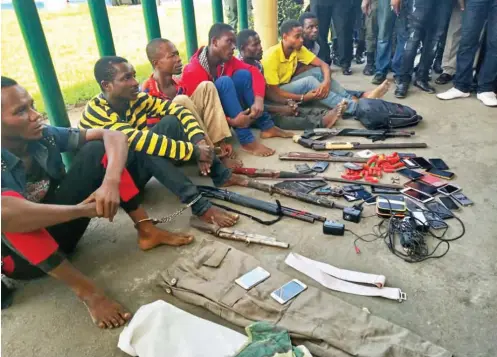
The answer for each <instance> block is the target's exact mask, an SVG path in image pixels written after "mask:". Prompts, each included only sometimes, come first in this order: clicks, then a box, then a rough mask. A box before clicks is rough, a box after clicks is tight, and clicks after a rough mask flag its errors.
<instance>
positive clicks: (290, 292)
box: [271, 279, 307, 305]
mask: <svg viewBox="0 0 497 357" xmlns="http://www.w3.org/2000/svg"><path fill="white" fill-rule="evenodd" d="M305 289H307V285H305V284H304V283H303V282H301V281H299V280H297V279H293V280H291V281H289V282H288V283H286V284H285V285H283V286H282V287H281V288H279V289H276V290H275V291H273V292H272V293H271V297H272V298H273V299H274V300H276V301H278V302H279V303H280V304H282V305H283V304H285V303H287V302H288V301H289V300H291V299H293V298H294V297H295V296H297V295H298V294H300V293H301V292H302V291H304V290H305Z"/></svg>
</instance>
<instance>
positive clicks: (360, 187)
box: [343, 185, 364, 192]
mask: <svg viewBox="0 0 497 357" xmlns="http://www.w3.org/2000/svg"><path fill="white" fill-rule="evenodd" d="M343 190H344V191H345V192H355V191H360V190H364V186H363V185H346V186H343Z"/></svg>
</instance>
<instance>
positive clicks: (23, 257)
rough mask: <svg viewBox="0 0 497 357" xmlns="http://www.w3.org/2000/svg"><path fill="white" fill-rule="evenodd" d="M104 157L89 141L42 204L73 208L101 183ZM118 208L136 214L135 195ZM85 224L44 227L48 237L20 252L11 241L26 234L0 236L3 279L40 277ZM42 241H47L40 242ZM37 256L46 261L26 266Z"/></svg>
mask: <svg viewBox="0 0 497 357" xmlns="http://www.w3.org/2000/svg"><path fill="white" fill-rule="evenodd" d="M104 154H105V148H104V144H103V142H101V141H91V142H88V143H86V144H85V145H84V146H83V147H82V148H81V149H80V150H79V152H78V153H77V155H76V157H75V158H74V160H73V163H72V165H71V167H70V169H69V171H68V172H67V174H66V175H65V177H64V178H63V179H62V180H61V181H60V183H59V184H58V186H57V187H55V188H51V189H50V191H49V192H48V193H47V195H46V197H45V199H44V200H43V203H46V204H58V205H76V204H78V203H81V202H82V201H84V200H85V199H86V198H88V196H90V195H91V194H92V193H93V192H95V191H96V190H97V189H98V188H99V187H100V185H101V184H102V182H103V179H104V176H105V168H104V166H103V165H102V158H103V156H104ZM121 207H122V208H123V209H124V210H125V211H126V212H132V211H134V210H136V209H137V208H138V207H139V198H138V195H136V196H135V197H133V198H131V199H130V200H128V201H127V202H124V201H122V202H121ZM89 223H90V218H79V219H76V220H73V221H69V222H65V223H61V224H57V225H55V226H52V227H47V228H46V231H48V233H49V235H46V234H45V236H44V237H43V236H42V237H41V238H40V239H39V240H34V241H33V242H34V244H32V245H30V246H27V247H24V246H23V248H19V247H20V246H18V248H15V246H16V242H15V239H21V240H22V239H23V238H24V239H29V238H30V233H23V234H20V235H19V234H17V235H15V236H13V235H11V234H9V233H8V232H3V233H4V234H2V261H3V262H4V266H3V267H2V270H3V271H4V272H5V273H6V275H8V276H9V277H11V278H14V279H22V280H25V279H34V278H37V277H40V276H43V275H44V274H45V273H46V272H47V271H50V270H52V269H53V268H55V267H57V266H58V265H59V264H60V263H61V261H62V260H63V259H64V256H65V255H70V254H71V253H73V251H74V249H75V248H76V245H77V244H78V242H79V240H80V239H81V237H82V236H83V234H84V232H85V231H86V228H87V227H88V224H89ZM22 235H25V237H22ZM50 236H51V238H52V239H53V240H55V242H56V243H57V244H56V245H55V244H51V242H50ZM43 238H46V239H47V240H43ZM35 239H36V238H35ZM57 245H58V249H57ZM47 250H53V251H52V252H51V251H47ZM38 254H42V255H44V256H47V258H46V259H44V260H43V261H42V262H39V263H37V264H31V263H30V262H29V260H31V259H29V258H28V257H33V258H34V259H36V255H38ZM5 259H6V260H5ZM36 260H37V259H36ZM5 261H7V262H9V265H11V266H10V267H8V268H9V270H11V271H9V272H6V271H5V268H7V264H5ZM31 261H33V260H31Z"/></svg>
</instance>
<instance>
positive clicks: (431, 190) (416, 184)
mask: <svg viewBox="0 0 497 357" xmlns="http://www.w3.org/2000/svg"><path fill="white" fill-rule="evenodd" d="M404 187H410V188H414V189H415V190H418V191H421V192H424V193H426V194H427V195H431V196H433V195H436V194H437V193H438V191H437V188H436V187H435V186H431V185H428V184H427V183H424V182H421V181H409V182H406V183H405V184H404Z"/></svg>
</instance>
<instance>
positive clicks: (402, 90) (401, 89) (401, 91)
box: [394, 82, 409, 98]
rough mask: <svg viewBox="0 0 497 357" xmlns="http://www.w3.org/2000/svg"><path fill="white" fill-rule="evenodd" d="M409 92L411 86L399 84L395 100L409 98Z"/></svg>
mask: <svg viewBox="0 0 497 357" xmlns="http://www.w3.org/2000/svg"><path fill="white" fill-rule="evenodd" d="M408 90H409V84H408V83H405V82H399V83H397V88H395V93H394V95H395V98H405V97H407V91H408Z"/></svg>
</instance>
